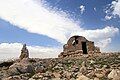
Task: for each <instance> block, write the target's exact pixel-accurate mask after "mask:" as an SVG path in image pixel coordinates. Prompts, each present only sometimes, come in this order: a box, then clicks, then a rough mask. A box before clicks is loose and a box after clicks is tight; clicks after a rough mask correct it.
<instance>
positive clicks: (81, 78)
mask: <svg viewBox="0 0 120 80" xmlns="http://www.w3.org/2000/svg"><path fill="white" fill-rule="evenodd" d="M76 80H90V78H88V77H86V76H84V75H79V76H78V78H77V79H76Z"/></svg>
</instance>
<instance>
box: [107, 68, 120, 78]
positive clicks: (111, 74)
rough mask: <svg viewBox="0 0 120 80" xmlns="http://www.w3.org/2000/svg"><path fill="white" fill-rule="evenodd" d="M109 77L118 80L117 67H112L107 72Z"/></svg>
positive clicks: (119, 73)
mask: <svg viewBox="0 0 120 80" xmlns="http://www.w3.org/2000/svg"><path fill="white" fill-rule="evenodd" d="M108 78H109V79H113V80H120V70H118V69H113V70H112V71H111V72H110V73H109V74H108Z"/></svg>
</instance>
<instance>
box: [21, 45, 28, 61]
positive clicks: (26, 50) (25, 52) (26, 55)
mask: <svg viewBox="0 0 120 80" xmlns="http://www.w3.org/2000/svg"><path fill="white" fill-rule="evenodd" d="M19 58H20V59H21V60H22V59H23V58H29V52H28V49H27V47H26V44H24V45H23V48H22V50H21V55H20V56H19Z"/></svg>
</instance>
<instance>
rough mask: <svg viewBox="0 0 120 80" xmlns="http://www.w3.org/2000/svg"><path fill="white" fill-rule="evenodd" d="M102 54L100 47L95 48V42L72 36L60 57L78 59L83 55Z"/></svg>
mask: <svg viewBox="0 0 120 80" xmlns="http://www.w3.org/2000/svg"><path fill="white" fill-rule="evenodd" d="M94 53H100V49H99V47H96V46H94V42H92V41H88V40H87V39H86V38H85V37H83V36H77V35H76V36H72V37H71V38H70V39H69V40H68V42H67V44H65V45H64V46H63V52H61V53H60V54H59V55H58V57H60V58H64V57H78V56H81V55H83V54H94Z"/></svg>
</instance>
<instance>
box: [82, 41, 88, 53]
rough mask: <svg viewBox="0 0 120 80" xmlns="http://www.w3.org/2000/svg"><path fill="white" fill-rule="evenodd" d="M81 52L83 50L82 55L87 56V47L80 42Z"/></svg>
mask: <svg viewBox="0 0 120 80" xmlns="http://www.w3.org/2000/svg"><path fill="white" fill-rule="evenodd" d="M82 50H83V54H87V45H86V42H82Z"/></svg>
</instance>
